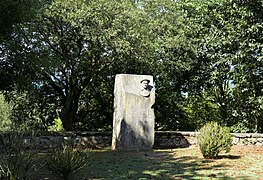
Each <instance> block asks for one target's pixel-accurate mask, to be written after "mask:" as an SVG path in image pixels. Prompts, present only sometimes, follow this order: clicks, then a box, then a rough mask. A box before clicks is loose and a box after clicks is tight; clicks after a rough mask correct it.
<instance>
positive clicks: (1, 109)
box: [0, 93, 12, 131]
mask: <svg viewBox="0 0 263 180" xmlns="http://www.w3.org/2000/svg"><path fill="white" fill-rule="evenodd" d="M11 112H12V105H11V104H10V103H8V102H6V101H5V98H4V95H3V94H1V93H0V131H7V130H10V128H11V119H10V115H11Z"/></svg>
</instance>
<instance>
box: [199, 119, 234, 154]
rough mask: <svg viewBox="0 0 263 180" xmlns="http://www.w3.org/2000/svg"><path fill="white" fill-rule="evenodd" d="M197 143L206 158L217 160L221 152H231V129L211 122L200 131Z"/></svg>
mask: <svg viewBox="0 0 263 180" xmlns="http://www.w3.org/2000/svg"><path fill="white" fill-rule="evenodd" d="M197 143H198V145H199V148H200V150H201V153H202V154H203V156H204V158H217V157H218V154H219V153H220V152H221V151H226V152H229V151H230V149H231V146H232V136H231V134H230V129H229V128H227V127H222V126H220V125H218V123H216V122H209V123H207V124H206V125H204V126H203V127H202V128H201V129H200V130H199V134H198V135H197Z"/></svg>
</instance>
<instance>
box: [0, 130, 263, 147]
mask: <svg viewBox="0 0 263 180" xmlns="http://www.w3.org/2000/svg"><path fill="white" fill-rule="evenodd" d="M2 135H3V134H2ZM232 136H233V144H234V145H242V146H246V145H255V146H263V134H257V133H254V134H250V133H245V134H243V133H232ZM34 139H35V140H34V142H37V144H38V145H39V147H41V149H50V148H51V149H52V148H56V147H59V146H61V145H62V144H63V143H67V144H71V143H72V144H74V145H75V146H78V147H79V148H91V149H104V148H108V149H110V148H111V141H112V132H64V133H57V132H56V133H54V132H45V133H41V134H38V135H37V136H35V138H34ZM31 141H32V139H31V140H30V139H27V140H26V142H31ZM195 144H196V132H175V131H172V132H170V131H169V132H160V131H158V132H155V142H154V148H155V149H167V148H178V147H189V146H190V145H195Z"/></svg>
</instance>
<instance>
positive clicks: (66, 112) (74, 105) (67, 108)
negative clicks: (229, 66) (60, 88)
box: [61, 88, 80, 131]
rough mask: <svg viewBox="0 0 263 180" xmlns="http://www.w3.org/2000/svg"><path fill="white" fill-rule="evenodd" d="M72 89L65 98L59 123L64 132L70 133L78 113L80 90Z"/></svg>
mask: <svg viewBox="0 0 263 180" xmlns="http://www.w3.org/2000/svg"><path fill="white" fill-rule="evenodd" d="M74 89H75V90H74V91H73V92H72V93H70V94H71V95H69V97H67V98H66V100H65V103H64V107H63V108H62V112H61V121H62V123H63V127H64V129H65V130H66V131H72V130H73V129H74V123H75V119H76V114H77V112H78V102H79V97H80V90H78V89H77V88H74Z"/></svg>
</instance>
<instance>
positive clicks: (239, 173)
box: [81, 147, 263, 179]
mask: <svg viewBox="0 0 263 180" xmlns="http://www.w3.org/2000/svg"><path fill="white" fill-rule="evenodd" d="M252 150H253V149H252ZM252 150H251V149H248V150H244V149H242V150H237V149H236V148H234V149H233V150H232V151H231V152H230V153H228V154H222V155H221V156H220V157H219V159H214V160H212V159H209V160H207V159H204V158H203V157H202V155H201V153H200V151H199V149H198V148H197V147H191V148H182V149H170V150H152V151H143V152H138V151H131V152H119V151H101V152H100V151H97V152H94V155H93V157H92V159H91V161H90V163H89V164H88V165H87V167H86V168H85V170H84V171H83V172H82V175H81V176H82V177H83V178H84V177H85V178H86V179H90V178H92V179H214V178H217V179H218V178H219V179H260V178H261V177H262V176H263V169H262V168H263V157H262V155H263V154H262V152H259V153H252V152H251V151H252ZM85 178H84V179H85Z"/></svg>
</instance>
